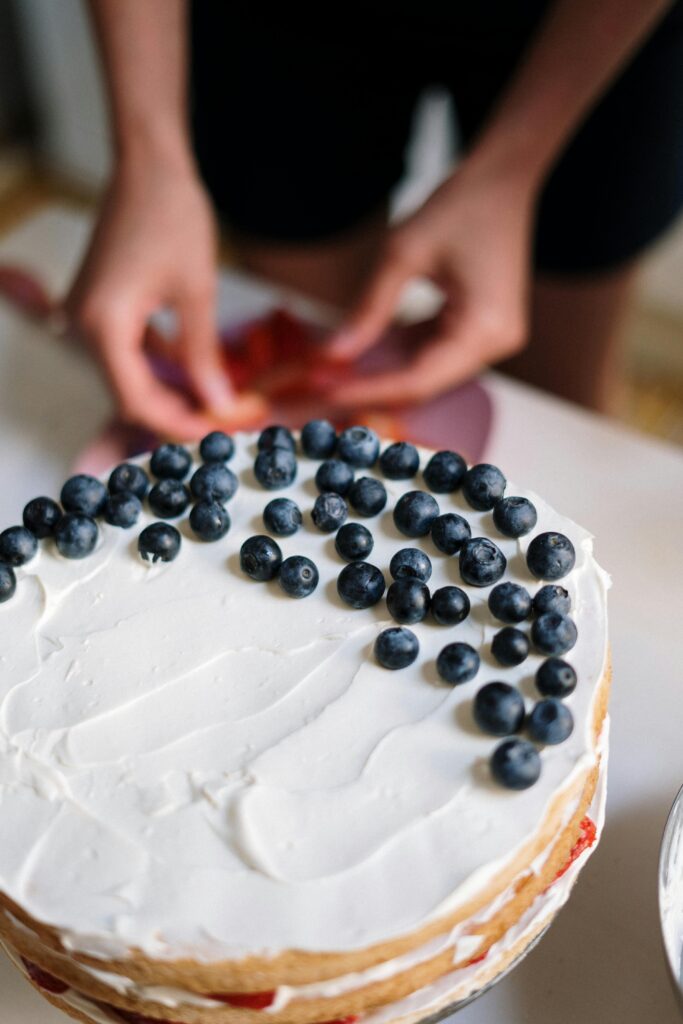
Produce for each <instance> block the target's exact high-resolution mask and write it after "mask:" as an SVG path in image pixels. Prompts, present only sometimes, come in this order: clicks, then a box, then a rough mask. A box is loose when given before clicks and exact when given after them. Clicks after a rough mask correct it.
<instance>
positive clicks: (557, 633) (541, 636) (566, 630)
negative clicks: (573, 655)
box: [531, 612, 577, 654]
mask: <svg viewBox="0 0 683 1024" xmlns="http://www.w3.org/2000/svg"><path fill="white" fill-rule="evenodd" d="M576 637H577V633H576V626H575V624H574V622H573V620H572V619H570V618H569V617H568V616H566V615H560V614H559V612H544V613H543V615H539V616H538V618H537V619H535V620H534V623H533V625H532V627H531V639H532V640H533V642H534V646H535V647H536V649H537V650H539V651H540V652H541V654H566V653H567V651H570V650H571V649H572V647H573V646H574V644H575V643H576Z"/></svg>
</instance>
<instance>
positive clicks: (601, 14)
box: [472, 0, 671, 190]
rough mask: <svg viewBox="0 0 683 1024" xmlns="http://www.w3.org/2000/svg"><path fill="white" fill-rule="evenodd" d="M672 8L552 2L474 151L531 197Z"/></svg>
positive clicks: (638, 0)
mask: <svg viewBox="0 0 683 1024" xmlns="http://www.w3.org/2000/svg"><path fill="white" fill-rule="evenodd" d="M670 6H671V2H670V0H558V2H557V3H556V4H555V5H554V7H553V8H552V9H551V10H550V11H549V13H548V15H547V16H546V19H545V21H544V22H543V23H542V25H541V27H540V29H539V31H538V34H537V36H536V38H535V39H534V40H533V42H532V43H531V46H530V48H529V50H528V53H527V55H526V58H525V59H523V61H522V64H521V65H520V67H519V69H518V71H517V72H516V73H515V74H514V76H513V78H512V81H511V83H510V85H509V87H508V88H507V90H506V91H505V93H504V95H503V97H502V99H501V101H500V103H499V105H498V107H497V109H495V110H494V112H493V114H492V116H491V118H490V119H489V122H488V123H487V125H486V126H485V128H484V130H483V132H482V134H481V136H480V138H479V139H478V140H477V142H476V143H475V145H474V147H473V150H472V157H473V161H474V162H475V163H476V164H477V165H479V166H480V167H481V166H484V167H487V168H496V167H498V168H499V169H500V170H501V171H502V172H503V173H507V174H509V175H512V176H513V177H516V178H517V179H518V180H519V181H520V182H521V183H522V184H523V185H525V186H528V187H529V188H530V189H532V190H536V189H537V188H538V187H540V185H541V184H542V182H543V180H544V178H545V176H546V175H547V173H548V171H549V170H550V168H551V167H552V165H553V163H554V161H555V160H556V158H557V157H558V156H559V154H560V153H561V152H562V149H563V148H564V146H565V145H566V143H567V142H568V141H569V139H570V138H571V136H572V134H573V133H574V131H575V130H576V129H577V127H578V126H579V124H580V123H581V121H582V120H583V118H584V117H585V116H586V114H587V113H588V112H589V110H590V108H591V106H592V105H593V104H594V103H595V102H596V101H597V99H598V98H599V97H600V95H601V94H602V93H603V92H604V91H605V89H606V88H607V87H608V85H609V84H610V82H611V81H612V80H613V78H615V77H616V75H617V74H618V72H619V71H620V69H621V68H622V67H623V66H624V65H625V64H626V62H627V61H628V60H629V58H630V57H631V56H632V55H633V53H634V51H635V50H636V49H637V47H638V45H639V44H640V43H642V41H643V40H644V39H645V37H646V36H647V34H648V33H649V31H650V30H651V29H652V28H654V26H655V24H656V23H657V22H658V21H659V20H660V18H661V17H662V16H663V14H664V13H665V11H666V10H667V8H668V7H670Z"/></svg>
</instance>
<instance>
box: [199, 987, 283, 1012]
mask: <svg viewBox="0 0 683 1024" xmlns="http://www.w3.org/2000/svg"><path fill="white" fill-rule="evenodd" d="M207 999H215V1000H216V1001H217V1002H219V1003H228V1004H229V1005H230V1006H240V1007H243V1008H244V1009H246V1010H265V1008H266V1007H267V1006H270V1005H271V1004H272V1003H273V1000H274V999H275V992H274V991H270V992H210V993H209V995H208V996H207Z"/></svg>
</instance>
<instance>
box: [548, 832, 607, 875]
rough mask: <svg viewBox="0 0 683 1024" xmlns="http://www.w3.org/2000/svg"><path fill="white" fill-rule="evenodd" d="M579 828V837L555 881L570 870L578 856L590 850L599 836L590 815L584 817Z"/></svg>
mask: <svg viewBox="0 0 683 1024" xmlns="http://www.w3.org/2000/svg"><path fill="white" fill-rule="evenodd" d="M579 830H580V834H579V838H578V839H577V840H576V842H575V843H574V845H573V847H572V851H571V853H570V854H569V858H568V860H567V863H566V864H565V866H564V867H563V868H560V870H559V871H558V872H557V874H556V875H555V877H554V879H553V881H554V882H556V881H557V880H558V878H562V875H564V873H565V872H566V871H568V870H569V868H570V867H571V866H572V864H573V863H574V861H575V860H576V858H577V857H580V856H581V854H582V853H583V852H584V850H588V849H589V848H590V847H591V846H592V845H593V843H594V842H595V839H596V836H597V829H596V827H595V822H594V821H593V820H592V819H591V818H589V817H588V816H586V817H585V818H583V820H582V821H581V824H580V825H579Z"/></svg>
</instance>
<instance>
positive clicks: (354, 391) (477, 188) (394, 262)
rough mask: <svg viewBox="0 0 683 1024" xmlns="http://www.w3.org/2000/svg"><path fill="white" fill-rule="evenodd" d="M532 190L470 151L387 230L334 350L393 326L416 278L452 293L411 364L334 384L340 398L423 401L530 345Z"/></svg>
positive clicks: (333, 395) (367, 344) (367, 402)
mask: <svg viewBox="0 0 683 1024" xmlns="http://www.w3.org/2000/svg"><path fill="white" fill-rule="evenodd" d="M532 214H533V194H532V192H531V190H530V189H529V188H528V187H527V185H526V183H525V182H524V181H523V180H518V179H517V178H514V177H512V176H510V177H508V176H506V175H505V173H504V172H503V173H500V172H498V171H493V170H489V169H487V168H484V167H481V166H479V165H477V164H476V163H475V162H474V161H472V162H471V163H468V161H467V160H466V161H465V162H464V163H463V165H462V167H461V168H460V169H458V170H456V172H455V173H454V174H453V175H452V176H451V177H450V178H449V179H447V181H446V182H444V184H443V185H441V187H440V188H439V189H437V191H436V192H434V193H433V195H432V196H431V197H430V198H429V200H428V201H427V202H426V203H425V205H424V206H423V207H422V208H421V209H419V210H418V211H417V212H416V213H415V214H414V215H413V216H412V217H410V218H409V219H408V220H407V221H405V222H404V223H403V224H401V225H399V226H398V227H397V228H395V229H393V230H392V231H391V233H390V234H389V237H388V240H387V244H386V247H385V250H384V254H383V257H382V259H381V260H380V263H379V266H378V268H377V270H376V272H375V274H374V276H373V278H372V280H371V281H370V283H369V285H368V288H367V290H366V291H365V294H364V296H363V297H362V298H361V300H360V303H359V304H358V306H357V307H356V308H355V309H354V310H353V311H352V313H351V314H350V316H349V318H348V320H347V321H346V323H345V325H343V326H342V328H341V329H340V330H339V331H338V332H337V333H336V335H335V336H333V338H332V339H331V342H330V346H329V349H328V357H329V358H330V359H331V360H333V361H335V362H338V363H340V362H341V363H346V362H349V361H352V360H355V359H356V358H357V357H358V356H360V355H361V354H362V353H363V352H365V351H367V349H369V348H371V347H372V346H373V345H374V344H375V343H376V342H377V341H378V340H379V338H380V336H381V335H382V333H383V332H384V331H385V330H386V328H387V327H388V326H389V325H390V323H391V321H392V318H393V315H394V312H395V310H396V307H397V305H398V301H399V298H400V295H401V293H402V291H403V289H404V287H405V286H406V284H407V283H408V281H409V280H410V279H411V278H414V277H427V278H429V279H431V280H432V281H433V282H434V283H435V284H437V285H438V286H439V287H440V288H441V289H442V291H443V292H444V295H445V302H444V306H443V308H442V310H441V312H440V314H439V316H438V318H437V320H436V321H435V327H434V331H433V333H432V334H431V335H430V336H429V337H428V338H427V340H426V341H425V342H424V343H423V344H422V345H420V347H419V348H418V349H417V350H416V351H415V353H414V355H413V357H412V358H411V359H410V361H409V362H408V364H407V365H405V366H404V367H401V368H400V369H395V370H392V371H390V372H386V373H378V374H373V375H367V376H365V377H363V378H360V377H356V378H352V379H351V380H350V381H347V382H345V383H344V384H341V385H333V386H332V387H331V389H330V392H329V394H328V395H327V397H328V399H330V400H331V401H332V402H333V403H334V404H336V405H338V406H341V407H346V408H350V407H358V406H371V407H376V406H390V405H401V404H405V403H408V402H421V401H425V400H427V399H429V398H431V397H433V396H434V395H437V394H439V393H441V392H443V391H445V390H447V389H449V388H451V387H453V386H454V385H457V384H459V383H460V382H461V381H463V380H465V379H466V378H468V377H470V376H472V375H473V374H474V373H476V372H477V371H479V370H480V369H482V368H483V367H485V366H487V365H489V364H490V363H493V362H496V361H498V360H500V359H504V358H507V357H508V356H511V355H513V354H514V353H515V352H517V351H519V349H520V348H521V347H523V345H524V341H525V335H526V321H527V308H526V307H527V290H528V282H529V240H530V235H531V222H532Z"/></svg>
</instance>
